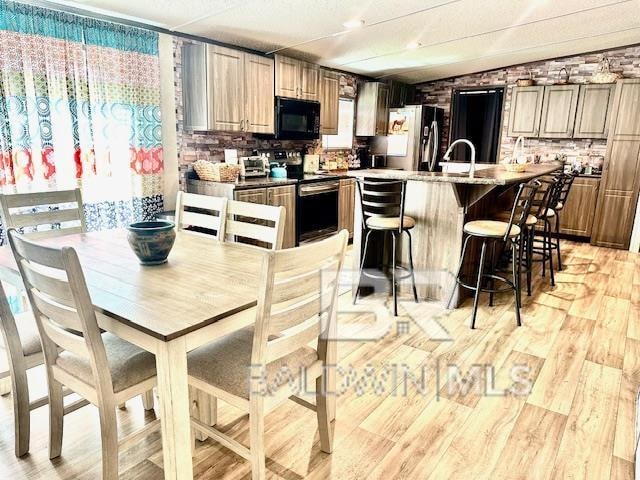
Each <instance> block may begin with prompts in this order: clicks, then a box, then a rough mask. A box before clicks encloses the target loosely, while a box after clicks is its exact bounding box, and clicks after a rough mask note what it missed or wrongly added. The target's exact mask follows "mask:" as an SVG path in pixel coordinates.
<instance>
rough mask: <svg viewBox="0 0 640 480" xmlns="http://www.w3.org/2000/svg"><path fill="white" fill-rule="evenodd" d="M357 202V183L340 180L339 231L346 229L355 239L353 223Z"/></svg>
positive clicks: (349, 179) (352, 180) (349, 180)
mask: <svg viewBox="0 0 640 480" xmlns="http://www.w3.org/2000/svg"><path fill="white" fill-rule="evenodd" d="M355 202H356V181H355V180H354V179H352V178H347V179H343V180H340V190H339V193H338V230H342V229H343V228H346V229H347V230H348V231H349V237H350V238H351V237H353V222H354V215H353V214H354V211H355V206H356V204H355Z"/></svg>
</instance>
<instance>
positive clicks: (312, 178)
mask: <svg viewBox="0 0 640 480" xmlns="http://www.w3.org/2000/svg"><path fill="white" fill-rule="evenodd" d="M340 178H347V175H346V174H340V175H334V174H324V175H307V174H305V175H304V176H303V177H302V178H272V177H250V178H239V179H238V180H237V181H236V182H235V183H230V182H210V181H208V180H200V179H197V178H190V179H188V180H187V181H188V182H205V183H215V184H218V185H224V186H225V187H228V188H231V189H234V190H246V189H249V188H260V187H277V186H282V185H296V184H298V183H306V182H316V181H321V180H332V179H336V180H338V179H340Z"/></svg>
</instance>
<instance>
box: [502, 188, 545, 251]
mask: <svg viewBox="0 0 640 480" xmlns="http://www.w3.org/2000/svg"><path fill="white" fill-rule="evenodd" d="M541 185H542V184H541V183H540V182H539V181H538V180H531V181H530V182H529V183H521V184H520V185H519V187H518V192H517V193H516V197H515V200H514V202H513V206H512V207H511V216H510V217H509V228H507V230H506V231H507V233H506V234H505V238H504V240H505V241H506V240H507V237H508V235H509V232H510V231H511V226H512V225H517V226H518V227H519V228H520V230H523V229H524V228H525V224H526V221H527V217H528V216H529V214H530V213H531V207H532V205H533V201H534V199H535V197H536V194H537V192H538V190H539V189H540V187H541Z"/></svg>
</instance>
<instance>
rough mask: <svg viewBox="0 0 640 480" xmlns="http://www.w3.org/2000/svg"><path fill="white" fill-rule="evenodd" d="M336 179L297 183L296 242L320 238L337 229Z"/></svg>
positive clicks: (337, 189)
mask: <svg viewBox="0 0 640 480" xmlns="http://www.w3.org/2000/svg"><path fill="white" fill-rule="evenodd" d="M339 186H340V183H339V181H338V180H333V179H332V180H320V181H315V182H312V183H300V184H299V185H298V204H297V208H296V217H297V229H296V230H297V236H298V243H299V244H300V243H305V242H310V241H313V240H320V239H321V238H324V237H327V236H329V235H332V234H334V233H336V232H337V231H338V191H339Z"/></svg>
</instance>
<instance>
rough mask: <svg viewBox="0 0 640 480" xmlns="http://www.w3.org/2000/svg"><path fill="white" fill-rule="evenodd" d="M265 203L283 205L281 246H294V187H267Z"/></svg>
mask: <svg viewBox="0 0 640 480" xmlns="http://www.w3.org/2000/svg"><path fill="white" fill-rule="evenodd" d="M267 203H268V204H269V205H274V206H276V207H280V206H282V207H284V208H285V210H286V212H287V213H286V215H285V218H284V238H283V240H282V248H292V247H295V246H296V187H295V186H294V185H286V186H283V187H271V188H268V189H267Z"/></svg>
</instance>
